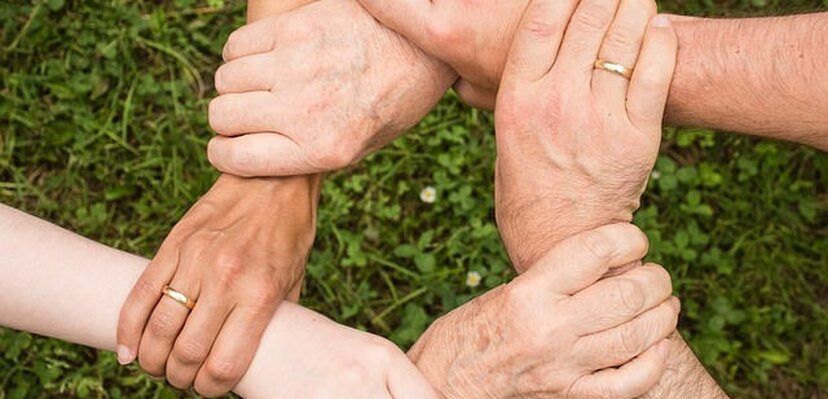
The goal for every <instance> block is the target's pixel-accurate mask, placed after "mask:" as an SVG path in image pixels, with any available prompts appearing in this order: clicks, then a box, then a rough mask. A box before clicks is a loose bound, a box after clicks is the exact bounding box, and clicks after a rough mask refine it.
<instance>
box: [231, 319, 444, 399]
mask: <svg viewBox="0 0 828 399" xmlns="http://www.w3.org/2000/svg"><path fill="white" fill-rule="evenodd" d="M235 391H236V392H237V393H238V394H239V395H241V396H242V397H245V398H248V399H255V398H268V399H274V398H275V399H296V398H302V399H330V398H338V399H365V398H371V399H436V398H437V394H436V392H434V389H433V388H432V387H431V385H429V383H428V381H427V380H426V379H425V377H423V375H422V373H420V371H419V370H417V367H416V366H414V365H413V364H412V363H411V361H410V360H408V357H406V356H405V354H404V353H403V352H402V351H401V350H400V349H399V348H397V347H396V346H395V345H394V344H392V343H391V342H389V341H387V340H385V339H383V338H381V337H378V336H375V335H371V334H368V333H364V332H361V331H357V330H354V329H352V328H348V327H345V326H342V325H339V324H336V323H334V322H332V321H331V320H329V319H327V318H325V317H323V316H321V315H319V314H316V313H314V312H311V311H309V310H307V309H304V308H301V307H299V306H297V305H294V304H291V303H285V304H283V305H282V306H280V307H279V310H278V311H277V312H276V316H275V317H274V319H273V323H271V325H270V327H268V329H267V331H266V332H265V336H264V338H263V339H262V344H261V346H260V347H259V351H258V352H257V354H256V361H255V362H254V363H253V365H252V366H251V367H250V370H249V371H248V372H247V374H245V376H244V378H243V379H242V381H241V383H240V385H239V387H238V388H237V389H236V390H235Z"/></svg>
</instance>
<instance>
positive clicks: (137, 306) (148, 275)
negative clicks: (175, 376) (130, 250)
mask: <svg viewBox="0 0 828 399" xmlns="http://www.w3.org/2000/svg"><path fill="white" fill-rule="evenodd" d="M177 263H178V251H177V249H174V248H173V245H171V244H170V243H168V242H167V241H165V242H164V244H162V245H161V248H160V249H159V251H158V254H157V255H156V256H155V258H154V259H153V260H152V261H151V262H150V264H149V265H147V268H146V269H145V270H144V272H143V273H141V277H139V278H138V281H137V282H136V283H135V285H134V286H133V287H132V290H130V292H129V296H127V299H126V301H125V302H124V305H123V307H122V308H121V313H120V315H119V317H118V333H117V334H118V335H117V336H118V350H117V352H118V362H120V363H121V364H128V363H132V362H133V361H134V360H135V358H136V357H137V356H138V345H139V343H140V342H141V336H142V335H143V334H144V329H145V327H146V325H147V320H149V318H150V314H152V311H153V309H155V306H156V305H157V304H158V302H159V300H160V299H161V296H162V294H161V290H162V289H163V288H164V286H165V285H166V284H167V283H169V282H170V280H172V278H173V275H174V274H175V270H176V265H177Z"/></svg>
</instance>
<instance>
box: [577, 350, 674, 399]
mask: <svg viewBox="0 0 828 399" xmlns="http://www.w3.org/2000/svg"><path fill="white" fill-rule="evenodd" d="M671 345H672V343H670V341H669V340H666V339H665V340H662V341H661V342H659V343H658V344H657V345H655V346H652V347H650V348H649V349H647V351H645V352H644V353H642V354H641V356H638V357H637V358H635V359H633V360H632V361H630V362H629V363H627V364H625V365H623V366H621V367H620V368H618V369H604V370H601V371H598V372H595V373H592V374H590V375H587V376H584V377H582V378H580V379H579V380H578V381H576V382H575V384H574V385H573V386H572V390H571V392H572V396H573V397H579V398H580V397H584V398H618V399H632V398H637V397H639V396H641V395H643V394H645V393H647V392H648V391H649V390H650V389H651V388H652V387H654V386H655V385H656V384H657V383H658V381H659V379H661V376H662V375H663V374H664V371H665V370H666V369H667V357H668V356H669V354H670V348H671Z"/></svg>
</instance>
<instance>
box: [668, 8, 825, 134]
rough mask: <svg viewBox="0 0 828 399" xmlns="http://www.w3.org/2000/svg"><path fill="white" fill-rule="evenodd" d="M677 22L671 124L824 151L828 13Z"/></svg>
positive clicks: (669, 106)
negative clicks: (754, 137) (751, 136)
mask: <svg viewBox="0 0 828 399" xmlns="http://www.w3.org/2000/svg"><path fill="white" fill-rule="evenodd" d="M674 20H675V27H676V32H677V34H678V37H679V54H678V62H677V63H676V73H675V77H674V79H673V84H672V87H671V89H670V99H669V102H668V105H667V114H666V117H667V121H668V122H669V123H672V124H677V125H693V126H704V127H709V128H715V129H719V130H725V131H734V132H741V133H749V134H755V135H760V136H764V137H769V138H774V139H780V140H787V141H794V142H798V143H803V144H808V145H812V146H814V147H817V148H821V149H823V150H828V79H826V76H828V56H826V54H828V13H818V14H809V15H795V16H786V17H771V18H742V19H712V18H689V17H675V18H674Z"/></svg>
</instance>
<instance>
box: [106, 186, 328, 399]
mask: <svg viewBox="0 0 828 399" xmlns="http://www.w3.org/2000/svg"><path fill="white" fill-rule="evenodd" d="M320 179H321V178H319V177H295V178H290V179H280V180H275V179H242V178H238V177H234V176H229V175H223V176H221V177H220V178H219V179H218V181H217V182H216V184H215V185H214V186H213V187H212V188H211V189H210V191H209V192H208V193H207V194H206V195H205V196H204V197H202V198H201V199H200V200H199V201H198V202H197V203H196V204H195V205H194V206H193V207H192V208H191V209H190V211H189V212H187V214H186V215H185V216H184V218H183V219H182V220H181V221H180V222H179V223H178V225H176V226H175V228H173V230H172V232H171V233H170V235H169V236H168V237H167V239H166V240H165V241H164V243H163V244H162V246H161V248H160V249H159V251H158V254H157V255H156V256H155V259H153V260H152V262H151V263H150V264H149V266H147V268H146V270H145V271H144V273H143V274H142V275H141V277H140V279H139V280H138V282H137V283H136V285H135V287H134V288H133V289H132V291H131V292H130V294H129V297H128V298H127V301H126V302H125V304H124V307H123V309H122V310H121V315H120V320H119V325H118V343H119V348H118V353H119V360H120V361H121V362H122V363H128V362H131V361H132V360H133V359H134V358H135V356H136V354H137V357H138V360H139V362H140V363H141V367H143V368H144V370H146V371H147V372H148V373H150V374H151V375H153V376H163V375H165V374H166V377H167V380H168V381H169V382H170V384H172V385H173V386H175V387H178V388H182V389H185V388H188V387H190V386H191V385H193V383H194V384H195V388H196V390H197V391H198V392H199V393H201V394H202V395H205V396H216V395H220V394H223V393H226V392H227V391H229V390H230V389H231V388H233V387H234V386H235V385H236V383H237V382H238V381H239V379H240V378H241V377H242V374H243V373H244V372H245V370H246V369H247V367H248V366H249V364H250V362H251V360H252V358H253V355H254V353H255V351H256V347H257V346H258V344H259V340H260V338H261V335H262V332H263V331H264V329H265V327H266V326H267V324H268V322H270V319H271V317H273V313H274V312H275V311H276V308H277V307H278V306H279V303H280V302H281V301H282V300H283V299H285V298H286V297H288V296H290V297H291V298H292V299H296V298H298V295H299V290H300V289H301V279H302V275H303V272H304V266H305V262H306V259H307V256H308V253H309V251H310V248H311V245H312V243H313V237H314V233H315V220H316V202H317V197H318V190H319V181H320ZM167 284H169V286H170V287H172V288H174V289H176V290H178V291H181V292H182V293H184V294H185V295H187V296H189V297H190V298H191V299H193V300H195V301H196V305H195V308H194V309H193V311H192V313H190V312H189V311H188V310H187V308H186V307H185V306H183V305H182V304H180V303H178V302H175V301H174V300H172V299H170V298H169V297H167V296H162V295H161V290H162V288H163V287H164V286H165V285H167ZM165 371H166V372H165Z"/></svg>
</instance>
